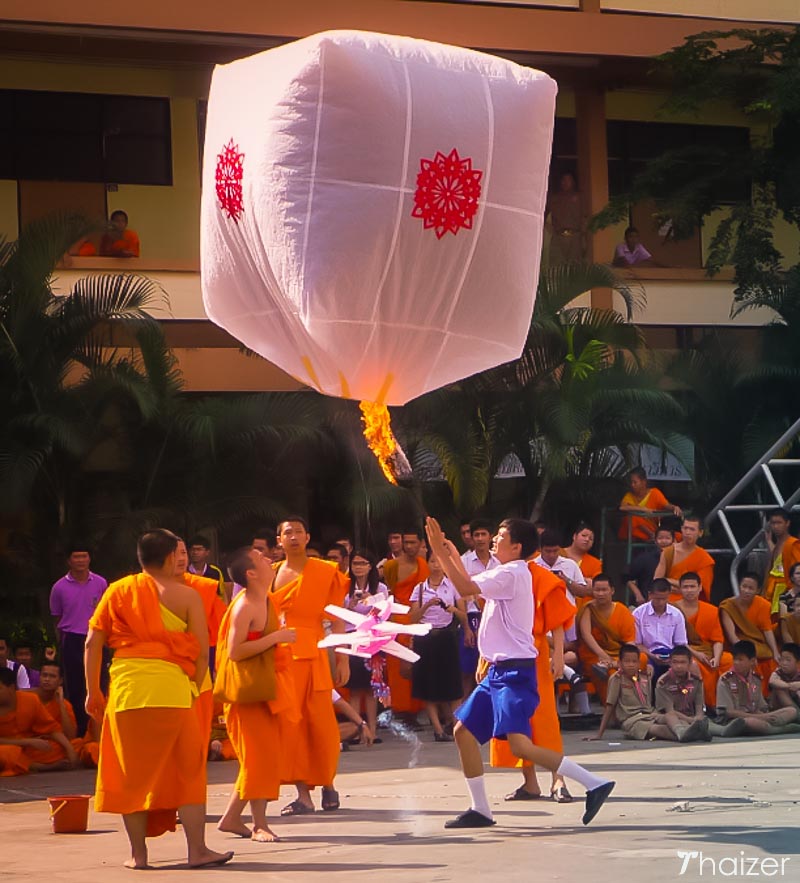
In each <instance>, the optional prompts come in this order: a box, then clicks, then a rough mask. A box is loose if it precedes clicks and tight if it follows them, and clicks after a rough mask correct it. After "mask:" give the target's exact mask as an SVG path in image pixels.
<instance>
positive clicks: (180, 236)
mask: <svg viewBox="0 0 800 883" xmlns="http://www.w3.org/2000/svg"><path fill="white" fill-rule="evenodd" d="M210 72H211V68H210V66H209V67H199V66H189V65H179V64H176V65H173V66H164V67H155V66H148V65H147V64H143V63H139V64H137V66H136V67H130V66H126V65H124V64H119V65H114V64H112V63H104V64H91V63H86V64H77V63H71V62H60V61H52V60H48V59H42V60H34V59H13V58H5V59H0V89H43V90H48V91H64V92H100V93H111V94H118V95H141V96H157V97H167V98H170V99H171V101H170V105H171V122H172V168H173V185H172V186H171V187H148V186H139V185H127V184H126V185H120V187H119V191H118V192H109V193H108V209H109V212H111V211H113V210H114V209H117V208H121V209H124V210H125V211H126V212H127V213H128V215H129V217H130V225H131V227H132V228H133V229H135V230H136V231H137V232H138V233H139V236H140V238H141V241H142V255H143V256H144V257H147V258H148V259H151V260H156V261H158V260H169V261H180V262H183V263H189V264H191V265H193V266H195V267H199V262H200V231H199V223H198V218H199V211H200V164H199V151H198V137H197V101H198V99H200V98H205V97H206V96H207V94H208V83H209V80H210ZM16 219H17V196H16V183H15V182H9V181H2V182H0V233H4V234H5V235H7V236H9V237H11V238H13V237H15V236H16V232H17V231H16V223H17V221H16Z"/></svg>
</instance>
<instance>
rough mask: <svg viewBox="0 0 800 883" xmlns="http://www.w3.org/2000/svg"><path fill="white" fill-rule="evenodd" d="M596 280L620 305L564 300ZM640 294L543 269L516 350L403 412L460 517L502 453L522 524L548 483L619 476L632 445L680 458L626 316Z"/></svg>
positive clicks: (673, 413) (673, 423)
mask: <svg viewBox="0 0 800 883" xmlns="http://www.w3.org/2000/svg"><path fill="white" fill-rule="evenodd" d="M597 287H604V288H611V289H613V290H614V292H615V293H616V294H617V295H619V298H620V299H621V301H622V305H623V310H624V312H618V311H616V310H598V309H593V308H590V307H573V306H570V304H572V302H573V301H574V300H575V299H576V298H577V297H578V296H579V295H580V294H582V293H583V292H585V291H588V290H589V289H591V288H597ZM642 301H643V293H642V292H641V291H640V290H639V289H637V288H634V287H633V286H631V284H630V283H629V282H627V281H626V280H623V279H620V278H619V277H617V276H616V275H615V274H614V273H613V272H612V271H611V270H610V269H609V268H608V267H605V266H601V265H590V266H585V265H581V264H568V265H564V266H557V267H551V268H547V269H544V270H543V271H542V274H541V277H540V282H539V289H538V292H537V298H536V305H535V307H534V313H533V318H532V321H531V328H530V333H529V335H528V340H527V344H526V346H525V349H524V351H523V353H522V355H521V357H520V358H519V359H518V360H517V361H515V362H511V363H509V364H507V365H503V366H500V367H499V368H496V369H493V370H491V371H488V372H485V373H483V374H480V375H476V376H474V377H471V378H468V379H467V380H465V381H463V382H461V383H459V384H456V385H454V386H452V387H449V388H447V389H445V390H440V391H438V392H436V393H432V394H431V395H429V396H424V397H422V398H421V399H419V400H417V401H416V402H413V403H412V404H411V405H409V406H407V407H406V409H405V413H404V414H403V426H404V427H405V435H406V436H412V437H418V438H419V441H420V442H421V443H423V444H425V445H427V446H428V447H429V448H430V449H431V450H434V451H435V452H436V453H437V455H438V456H439V459H440V460H441V463H442V467H443V471H444V475H445V477H446V479H447V481H448V483H449V484H450V486H451V488H452V491H453V498H454V504H455V506H456V508H457V509H458V510H459V511H460V512H463V513H470V512H472V511H474V510H475V509H476V508H478V507H479V506H480V505H482V504H484V503H485V502H486V500H487V497H488V495H489V490H490V485H491V483H490V478H491V476H493V475H494V474H495V472H496V470H497V468H498V466H499V465H500V463H501V462H502V461H503V460H504V459H505V458H506V457H507V456H508V455H509V454H514V455H515V456H516V457H517V458H518V460H519V462H520V463H521V464H522V467H523V470H524V473H525V476H526V478H525V486H526V499H525V501H524V505H525V509H526V513H527V514H528V515H529V517H530V518H531V519H536V518H538V517H539V515H540V513H541V511H542V508H543V506H544V503H545V499H546V498H547V495H548V492H549V491H550V489H551V487H552V486H553V484H554V483H555V482H558V481H562V480H565V479H575V480H577V481H579V482H580V481H585V480H586V479H596V478H601V477H609V476H615V475H621V474H622V473H623V472H624V471H625V470H626V469H627V468H629V465H630V462H631V459H632V454H633V452H634V450H635V446H636V445H639V444H654V445H657V446H659V447H661V448H662V449H663V450H664V451H668V452H670V453H673V454H675V455H676V456H677V457H678V458H679V459H681V460H682V461H684V462H686V461H688V460H689V458H690V453H691V452H690V445H689V443H688V440H687V439H686V438H685V436H684V435H683V434H682V433H681V432H680V431H679V429H680V427H681V426H682V423H683V411H682V408H681V407H680V406H679V405H678V404H677V402H676V401H675V400H674V398H673V397H672V396H670V395H669V394H668V393H667V392H665V391H663V390H661V389H660V388H659V380H660V376H661V372H660V370H659V366H658V364H657V363H656V362H655V360H654V359H653V358H652V355H651V354H650V353H648V352H647V350H646V349H645V346H644V341H643V338H642V335H641V332H640V331H639V329H638V328H637V327H636V326H635V325H633V324H631V321H630V320H631V318H632V317H633V314H634V310H635V309H636V308H637V306H638V305H639V304H640V303H641V302H642Z"/></svg>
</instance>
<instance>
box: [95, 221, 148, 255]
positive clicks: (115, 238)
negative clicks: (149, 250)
mask: <svg viewBox="0 0 800 883" xmlns="http://www.w3.org/2000/svg"><path fill="white" fill-rule="evenodd" d="M140 249H141V243H140V242H139V234H138V233H137V232H136V231H135V230H131V229H130V227H126V228H125V229H124V230H123V231H122V232H121V233H119V232H116V231H115V232H113V233H107V234H106V235H105V236H103V238H102V240H101V241H100V254H101V255H103V256H104V257H108V258H113V257H122V256H125V257H130V256H132V257H135V258H138V257H139V251H140Z"/></svg>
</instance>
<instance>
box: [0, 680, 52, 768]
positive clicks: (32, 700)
mask: <svg viewBox="0 0 800 883" xmlns="http://www.w3.org/2000/svg"><path fill="white" fill-rule="evenodd" d="M16 703H17V707H16V709H15V710H14V711H10V712H8V713H7V714H3V715H0V738H2V739H34V738H37V737H39V738H44V739H46V738H47V736H49V735H51V734H52V733H60V732H61V725H60V724H59V723H58V721H56V720H54V718H53V716H52V715H51V714H50V712H49V711H47V709H46V708H45V707H44V705H42V703H41V700H40V699H39V697H38V696H37V695H36V694H35V693H31V692H28V691H23V690H17V691H16ZM50 744H51V747H50V748H48V749H47V750H46V751H40V750H39V749H38V748H29V747H27V746H23V745H0V776H21V775H24V774H25V773H27V772H28V771H29V770H30V767H31V764H32V763H58V762H59V761H61V760H66V757H67V755H66V753H65V752H64V749H63V748H62V747H61V746H60V745H59V744H58V743H56V742H51V743H50Z"/></svg>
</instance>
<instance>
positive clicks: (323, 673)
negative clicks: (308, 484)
mask: <svg viewBox="0 0 800 883" xmlns="http://www.w3.org/2000/svg"><path fill="white" fill-rule="evenodd" d="M278 541H279V542H280V544H281V547H282V548H283V551H284V552H285V553H286V560H285V561H281V562H279V563H277V564H275V565H273V566H274V568H275V572H276V576H275V582H274V584H273V587H272V596H271V597H272V601H273V604H274V605H275V609H276V610H277V611H278V615H279V616H282V617H283V618H284V620H285V625H286V626H288V627H289V628H294V629H296V630H297V640H296V642H295V643H294V644H293V645H292V661H291V664H290V666H289V670H290V672H291V676H292V679H293V681H294V691H295V703H296V706H297V708H298V710H299V716H300V720H299V722H297V723H293V722H292V721H289V720H286V719H284V720H282V722H281V744H282V745H283V746H284V749H285V751H284V754H283V758H282V764H281V766H282V768H283V769H282V776H281V779H282V781H283V782H285V783H288V782H293V783H294V784H295V785H296V786H297V798H296V799H295V800H293V801H292V802H291V803H290V804H288V805H287V806H285V807H284V808H283V809H282V810H281V815H285V816H291V815H302V814H305V813H310V812H314V804H313V802H312V800H311V790H310V789H311V788H313V787H314V786H315V785H322V808H323V809H324V810H336V809H338V808H339V795H338V794H337V793H336V791H335V789H334V787H333V779H334V777H335V775H336V767H337V764H338V762H339V727H338V726H337V724H336V715H335V714H334V711H333V705H332V704H331V691H332V690H333V687H334V683H335V685H336V686H337V687H340V686H342V685H344V684H346V683H347V681H348V680H349V679H350V664H349V661H348V658H347V656H345V655H344V654H343V653H337V654H335V656H336V672H335V678H333V679H332V678H331V666H330V662H329V660H328V653H327V651H325V650H320V649H319V648H318V647H317V642H318V641H320V640H321V639H322V638H323V637H324V636H325V631H324V628H323V621H324V620H326V619H328V618H329V614H327V613H325V607H326V605H328V604H336V605H338V606H342V605H343V604H344V598H345V595H346V594H347V589H348V588H349V582H348V580H347V578H346V577H345V576H344V574H342V573H340V572H339V569H338V568H337V567H336V565H335V564H332V563H331V562H330V561H323V560H322V559H321V558H309V557H308V555H307V554H306V548H307V546H308V541H309V534H308V524H307V523H306V521H305V519H303V518H301V517H300V516H299V515H292V516H291V517H289V518H287V519H286V520H285V521H282V522H281V523H280V524H279V525H278ZM330 619H332V621H333V625H332V628H333V631H334V632H337V633H344V630H345V623H344V621H343V620H341V619H338V618H336V617H330Z"/></svg>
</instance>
